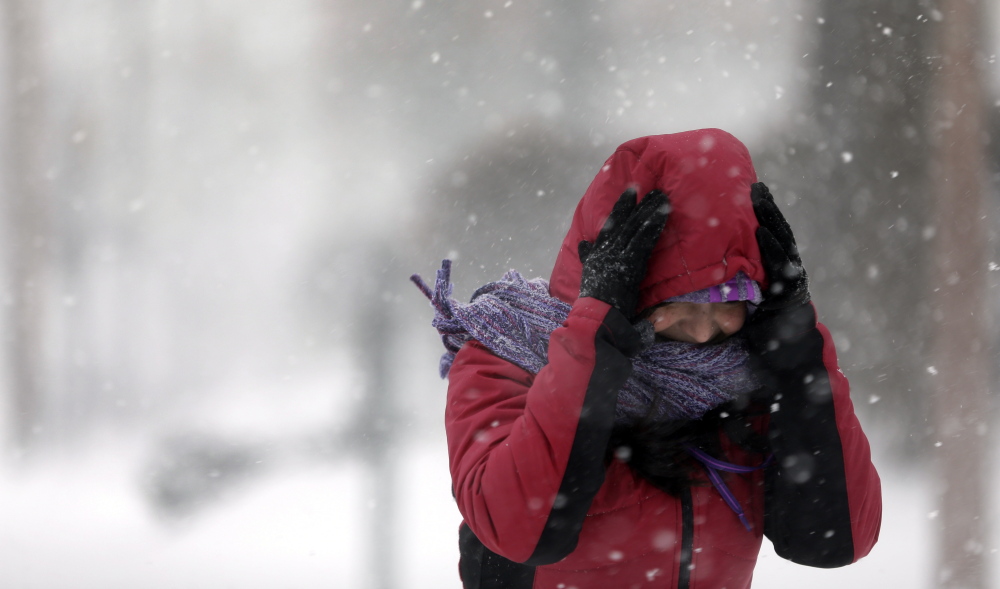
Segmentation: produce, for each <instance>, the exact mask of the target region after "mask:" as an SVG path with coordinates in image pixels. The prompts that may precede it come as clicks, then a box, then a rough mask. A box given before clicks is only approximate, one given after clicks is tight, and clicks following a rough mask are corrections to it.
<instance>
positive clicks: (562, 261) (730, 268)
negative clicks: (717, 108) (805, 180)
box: [549, 129, 765, 310]
mask: <svg viewBox="0 0 1000 589" xmlns="http://www.w3.org/2000/svg"><path fill="white" fill-rule="evenodd" d="M756 181H757V173H756V171H755V170H754V167H753V162H751V161H750V153H749V152H748V151H747V148H746V146H744V145H743V144H742V143H741V142H740V141H739V140H738V139H736V138H735V137H733V136H732V135H730V134H729V133H726V132H725V131H722V130H720V129H701V130H697V131H686V132H683V133H673V134H669V135H653V136H649V137H640V138H638V139H633V140H631V141H628V142H626V143H623V144H622V145H621V146H620V147H618V149H617V150H615V152H614V153H613V154H612V155H611V157H609V158H608V159H607V161H605V162H604V166H602V167H601V170H600V172H598V174H597V177H596V178H594V181H593V182H591V184H590V187H589V188H588V189H587V192H586V193H584V195H583V198H582V199H581V200H580V204H579V205H577V207H576V212H575V213H574V214H573V221H572V224H571V225H570V229H569V233H567V235H566V238H565V239H564V240H563V243H562V246H561V247H560V248H559V255H558V257H557V258H556V264H555V268H554V269H553V270H552V279H551V280H550V285H549V290H550V292H551V294H552V295H553V296H555V297H557V298H559V299H561V300H563V301H566V302H568V303H572V302H573V301H575V300H576V299H577V297H578V296H579V293H580V275H581V272H582V269H583V267H582V265H581V263H580V257H579V255H578V253H577V248H578V244H579V243H580V241H581V240H587V241H594V240H595V239H597V234H598V233H599V232H600V230H601V227H603V226H604V221H605V219H607V217H608V216H609V215H610V214H611V208H612V207H613V206H614V204H615V202H616V201H617V200H618V198H619V197H620V196H621V194H622V192H624V191H625V189H626V188H628V187H630V186H634V187H635V188H636V193H637V195H638V198H641V197H642V196H644V195H645V194H646V193H647V192H649V191H650V190H654V189H659V190H661V191H663V192H664V193H666V194H667V196H668V197H669V199H670V206H671V213H670V216H669V217H668V219H667V225H666V227H665V228H664V230H663V233H661V234H660V238H659V239H658V240H657V242H656V246H655V247H654V248H653V253H652V255H651V256H650V259H649V266H648V268H647V271H646V278H645V279H644V280H643V282H642V285H641V286H640V293H639V309H640V310H641V309H646V308H648V307H651V306H653V305H656V304H658V303H660V302H662V301H664V300H666V299H668V298H670V297H673V296H677V295H682V294H686V293H689V292H693V291H696V290H701V289H703V288H708V287H710V286H714V285H717V284H720V283H723V282H725V281H727V280H729V279H730V278H732V277H733V276H735V275H736V273H737V272H739V271H741V270H742V271H743V272H744V273H745V274H746V275H747V276H749V277H750V278H751V279H753V280H755V281H757V282H758V283H760V284H762V285H763V284H764V283H765V274H764V268H763V266H762V265H761V261H760V250H759V249H758V248H757V239H756V236H755V231H756V229H757V226H758V223H757V217H756V216H755V215H754V212H753V206H752V204H751V202H750V185H751V184H753V183H754V182H756Z"/></svg>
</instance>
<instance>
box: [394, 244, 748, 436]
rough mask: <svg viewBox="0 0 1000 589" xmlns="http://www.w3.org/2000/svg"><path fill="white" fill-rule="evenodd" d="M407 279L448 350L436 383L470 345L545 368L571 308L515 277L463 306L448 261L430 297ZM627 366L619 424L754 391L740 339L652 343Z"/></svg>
mask: <svg viewBox="0 0 1000 589" xmlns="http://www.w3.org/2000/svg"><path fill="white" fill-rule="evenodd" d="M410 279H411V280H412V281H413V282H414V283H415V284H416V285H417V286H418V287H419V288H420V290H421V291H423V293H424V295H426V296H427V298H428V299H430V301H431V306H433V307H434V309H435V311H436V313H435V316H434V320H433V321H432V322H431V325H432V326H433V327H434V328H435V329H437V330H438V332H439V333H440V334H441V340H442V341H443V342H444V347H445V350H447V351H446V352H445V354H444V355H443V356H442V357H441V363H440V372H441V378H445V377H447V376H448V372H449V370H450V369H451V364H452V362H453V361H454V359H455V354H456V353H457V352H458V350H459V349H461V347H462V346H463V345H464V344H465V343H466V342H467V341H469V340H476V341H478V342H479V343H481V344H482V345H484V346H486V348H488V349H489V350H490V351H491V352H493V353H494V354H496V355H497V356H499V357H500V358H503V359H504V360H507V361H509V362H513V363H514V364H516V365H517V366H520V367H521V368H523V369H524V370H526V371H528V372H530V373H532V374H536V373H538V371H539V370H541V369H542V367H543V366H545V364H547V363H548V346H549V336H550V334H551V333H552V331H553V330H554V329H556V328H558V327H560V326H561V325H562V324H563V323H564V322H565V321H566V317H567V315H568V314H569V311H570V305H568V304H567V303H565V302H563V301H561V300H559V299H557V298H555V297H552V296H550V295H549V285H548V282H546V281H545V280H543V279H541V278H535V279H533V280H525V279H524V278H523V277H521V275H520V274H518V273H517V272H515V271H513V270H511V271H510V272H507V274H505V275H504V276H503V278H502V279H501V280H499V281H497V282H491V283H489V284H486V285H484V286H482V287H481V288H479V290H477V291H476V292H475V293H474V294H473V295H472V301H471V302H470V303H469V304H464V303H459V302H458V301H456V300H454V299H452V298H451V293H452V284H451V282H450V280H451V261H450V260H444V261H443V262H442V264H441V269H440V270H438V272H437V280H436V282H435V285H434V289H433V290H432V289H431V288H430V287H429V286H427V284H426V283H424V281H423V280H422V279H421V278H420V277H419V276H417V275H416V274H414V275H413V276H411V277H410ZM632 366H633V371H632V376H631V377H629V379H628V381H627V382H626V383H625V385H624V386H623V387H622V389H621V391H620V392H619V393H618V404H617V406H616V407H615V420H616V423H618V424H620V425H633V424H635V423H637V422H638V421H640V420H642V419H652V420H655V421H662V420H675V419H698V418H700V417H701V416H702V415H704V414H705V413H706V412H707V411H709V410H711V409H713V408H715V407H718V406H719V405H721V404H723V403H725V402H727V401H730V400H732V399H734V398H735V397H736V396H737V395H740V394H743V393H748V392H750V391H752V390H754V389H756V388H757V387H758V386H759V384H758V382H757V380H756V378H755V377H754V376H753V373H752V372H751V370H750V366H749V353H748V351H747V346H746V342H745V341H744V340H743V338H741V337H730V338H728V339H726V340H725V341H724V342H722V343H720V344H714V345H702V344H691V343H686V342H676V341H668V342H657V343H655V344H653V345H652V346H650V347H649V348H647V349H646V350H645V351H643V352H641V353H640V354H639V355H638V356H636V357H635V358H633V361H632Z"/></svg>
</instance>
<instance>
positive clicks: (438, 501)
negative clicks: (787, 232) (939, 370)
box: [0, 0, 1000, 589]
mask: <svg viewBox="0 0 1000 589" xmlns="http://www.w3.org/2000/svg"><path fill="white" fill-rule="evenodd" d="M0 6H2V8H3V11H2V14H0V27H2V28H0V36H2V37H0V54H2V61H0V113H2V114H0V131H2V133H3V136H2V138H0V141H2V145H0V156H2V158H3V159H2V162H0V173H2V174H3V177H2V178H0V180H2V181H3V183H4V184H3V186H4V193H3V194H4V195H5V196H4V198H3V201H4V202H2V203H0V204H2V206H3V208H2V209H0V213H2V215H3V219H2V222H3V224H2V226H0V243H4V244H6V245H5V247H4V248H3V249H4V256H5V257H4V258H3V259H2V269H3V271H4V274H3V276H4V282H3V283H2V292H0V295H2V300H3V302H4V309H5V311H4V312H5V315H4V316H3V318H2V322H3V323H2V325H3V326H4V327H5V333H6V334H7V335H6V337H5V346H6V348H5V351H4V354H5V358H6V359H5V361H4V363H3V364H2V366H0V401H2V402H0V440H2V446H0V448H2V454H0V579H2V581H0V585H2V586H3V587H12V588H18V589H20V588H38V589H62V588H66V589H76V588H89V587H93V588H102V589H117V588H123V589H127V588H133V587H149V588H155V587H191V588H194V587H206V588H207V587H212V588H219V587H233V588H252V587H261V588H265V587H266V588H273V587H296V588H299V587H301V588H309V587H336V588H345V589H387V588H389V587H406V588H457V587H459V586H460V583H459V580H458V575H457V558H458V551H457V538H456V535H457V527H458V524H459V521H460V516H459V515H458V512H457V510H456V508H455V506H454V504H453V502H452V499H451V491H450V480H449V475H448V469H447V456H446V447H445V440H444V432H443V425H442V415H443V405H444V393H445V383H444V382H442V381H441V380H439V379H438V377H437V357H438V355H439V354H440V350H439V347H440V345H439V341H438V339H437V338H436V335H435V333H434V332H433V330H432V329H431V328H430V326H429V321H430V318H431V311H430V309H429V307H428V306H427V305H426V303H425V301H424V300H423V299H422V297H421V295H420V293H419V292H418V291H417V290H416V289H415V288H413V286H412V285H411V284H409V282H408V281H407V277H408V276H409V274H410V273H412V272H419V273H421V274H422V275H423V276H424V277H425V278H430V277H431V276H432V275H433V271H434V270H435V269H436V268H437V267H438V264H439V262H440V260H441V259H442V258H444V257H451V258H453V259H455V260H456V268H455V271H454V273H453V279H454V280H455V281H456V283H457V288H456V291H457V294H458V295H459V296H460V297H467V296H468V294H469V293H471V291H472V290H473V289H474V287H475V286H477V285H478V284H480V283H482V282H483V281H484V280H486V279H489V278H492V277H496V276H498V275H499V274H501V273H502V272H503V271H504V270H506V269H507V268H511V267H513V268H518V269H520V270H522V271H523V272H525V273H528V274H537V275H542V276H545V275H547V273H548V272H549V270H550V268H551V263H552V260H553V259H554V252H555V248H556V247H557V246H558V244H559V242H560V241H561V238H562V235H563V231H564V230H565V228H566V226H567V224H568V220H569V216H570V214H571V212H572V208H573V206H575V203H576V201H577V199H578V198H579V196H580V195H581V194H582V192H583V189H584V188H585V187H586V185H587V183H589V181H590V179H591V178H592V176H593V174H594V173H595V172H596V170H597V169H598V168H599V166H600V164H601V162H602V161H603V159H604V158H605V157H607V155H609V154H610V153H611V151H613V149H614V147H615V146H616V145H618V144H619V143H621V142H622V141H625V140H627V139H630V138H633V137H636V136H641V135H649V134H657V133H669V132H676V131H683V130H688V129H695V128H701V127H720V128H723V129H726V130H728V131H730V132H732V133H733V134H735V135H736V136H737V137H739V138H741V139H742V140H743V141H744V142H745V143H746V144H747V145H748V146H749V147H750V150H751V152H752V154H753V156H754V160H755V162H756V163H757V165H758V169H759V172H760V174H761V176H762V179H763V180H765V181H766V182H768V183H769V185H771V187H772V189H774V192H775V194H776V195H777V196H778V198H779V199H780V200H782V201H783V202H784V205H783V206H784V207H785V208H786V210H787V211H788V216H789V218H790V219H791V221H792V223H793V227H794V228H796V230H797V235H798V236H799V240H800V242H801V243H802V249H803V257H804V261H805V263H806V267H807V269H808V270H809V272H810V274H811V276H812V278H813V289H814V291H815V292H814V294H815V299H816V300H817V306H818V308H819V310H820V314H821V319H822V320H823V321H824V322H826V323H828V324H829V325H830V327H831V329H832V330H833V332H834V335H835V338H836V341H837V344H838V347H839V348H840V352H841V360H842V366H843V368H844V371H845V372H846V374H847V375H848V377H849V378H851V379H852V382H853V383H854V387H855V390H854V392H853V397H854V401H855V404H856V405H857V406H858V410H859V412H860V414H861V419H862V422H863V423H864V425H865V426H866V430H867V431H869V433H870V437H871V439H872V443H873V447H874V451H875V460H876V464H877V466H878V467H879V469H880V472H881V473H882V475H883V485H884V493H885V507H884V509H885V516H884V522H883V527H882V538H881V541H880V542H879V544H878V545H877V546H876V548H875V550H874V552H873V553H872V554H871V556H870V557H868V558H867V559H865V560H863V561H862V562H860V563H858V564H857V565H854V566H851V567H848V568H846V569H842V570H835V571H826V570H811V569H807V568H804V567H798V566H795V565H792V564H790V563H786V562H784V561H782V560H781V559H779V558H778V557H776V556H774V555H773V553H771V552H769V548H768V547H766V548H765V553H764V554H762V557H761V561H760V565H759V567H758V571H757V573H756V575H755V586H760V587H772V588H789V589H790V588H797V587H803V586H809V587H815V588H825V587H830V588H833V587H844V586H851V587H856V588H858V589H864V588H880V587H884V586H886V585H887V584H889V583H894V584H895V585H896V586H900V587H915V588H921V587H926V588H930V587H935V586H938V582H939V579H938V578H937V573H936V571H937V570H938V569H937V567H938V564H937V556H936V551H937V549H936V547H937V546H939V545H940V543H941V542H942V541H943V540H942V538H944V537H945V536H944V535H943V534H944V533H945V532H946V530H943V529H942V528H941V526H939V525H938V522H939V514H940V509H941V507H940V506H939V503H938V497H939V495H940V494H941V493H942V492H944V491H945V490H946V489H947V487H946V486H945V485H943V484H941V476H940V473H939V462H940V461H936V460H935V456H936V455H935V451H936V450H937V449H939V448H940V446H941V439H943V438H941V437H940V436H938V435H937V433H936V432H937V428H936V425H935V424H936V423H937V422H938V421H937V420H940V419H941V416H940V415H936V414H934V413H933V410H932V408H931V407H930V406H929V403H928V402H927V401H926V398H927V397H928V396H929V393H928V391H929V390H930V389H931V388H932V387H933V383H932V382H930V381H929V379H930V377H931V376H933V375H934V374H935V369H934V368H933V364H934V362H933V360H932V359H931V357H930V356H929V354H930V353H931V352H930V350H929V349H927V347H926V346H925V345H924V343H923V342H924V339H926V337H925V336H927V334H928V332H929V330H930V329H931V328H930V327H928V325H930V323H929V322H928V321H929V320H928V319H927V318H928V317H932V315H933V314H932V310H930V307H929V306H928V305H929V303H928V302H927V301H928V300H929V298H928V297H929V292H924V291H922V290H920V288H921V287H923V286H925V285H927V284H929V281H930V280H931V279H930V278H928V277H927V276H925V275H924V274H921V271H922V268H924V267H925V266H926V265H927V262H926V260H927V256H929V255H930V254H929V253H928V251H927V249H926V248H927V247H930V245H928V244H933V239H932V238H933V235H934V230H933V227H934V226H933V223H932V221H930V220H928V219H929V217H930V215H931V213H930V212H929V211H930V210H931V209H930V207H929V204H928V203H929V198H930V196H929V195H928V194H927V189H926V185H927V182H926V177H925V176H923V175H921V174H922V173H923V171H924V170H925V168H928V165H926V164H925V162H926V161H927V160H926V159H920V158H926V157H929V156H928V151H929V148H927V146H928V145H931V144H932V141H930V137H931V136H932V134H933V132H934V129H936V128H937V127H935V125H937V124H939V123H940V121H941V119H935V118H934V117H935V116H936V115H935V114H934V113H938V112H939V111H943V110H947V109H945V108H944V107H943V106H942V105H939V104H937V103H936V102H935V98H934V94H933V93H932V92H931V88H932V87H933V81H934V77H933V75H934V72H935V71H938V70H940V69H941V68H940V67H939V66H938V59H939V56H940V51H939V49H940V48H939V47H938V45H936V44H937V43H940V40H939V39H938V37H935V35H937V34H938V32H939V31H940V30H941V25H942V23H943V22H946V21H947V19H948V18H950V16H949V13H947V12H942V11H940V10H938V8H936V7H934V6H931V5H930V4H928V3H924V2H898V1H892V0H877V1H874V2H872V1H862V0H847V1H834V0H816V1H813V2H807V1H805V0H802V1H797V0H754V1H740V0H708V1H705V2H698V3H692V2H666V1H662V0H634V1H631V2H611V1H604V0H579V1H575V2H570V1H569V0H539V1H537V2H527V1H524V0H487V1H482V2H459V1H457V0H405V1H395V2H362V1H360V0H283V1H281V2H276V1H264V0H243V1H241V2H235V1H232V0H171V1H167V0H150V1H148V2H134V1H132V0H76V1H69V0H4V1H3V2H0ZM987 8H989V9H990V10H993V9H992V7H987ZM982 23H983V25H984V26H983V30H982V31H980V32H979V33H980V36H979V37H978V39H979V41H978V42H979V43H980V44H981V52H980V53H978V54H977V57H976V59H977V62H976V63H977V67H978V71H980V72H981V75H982V80H983V87H982V92H983V95H984V98H985V99H986V107H987V108H986V109H985V110H986V112H985V114H984V119H985V120H986V121H987V123H986V127H985V128H984V135H986V136H989V135H990V134H991V133H993V129H994V126H995V125H996V124H995V123H994V121H995V120H996V119H997V117H996V111H997V110H998V109H997V106H996V104H995V102H996V100H997V98H1000V70H998V69H997V66H996V64H995V61H996V60H995V55H994V54H995V52H996V49H995V45H996V43H995V38H996V30H997V24H998V16H997V14H995V13H994V12H990V11H987V12H985V13H984V17H983V19H982ZM973 38H974V37H971V36H970V39H973ZM970 42H972V41H970ZM997 104H1000V103H997ZM942 116H945V115H942ZM907 117H910V118H907ZM935 121H936V122H935ZM998 128H1000V127H998ZM994 136H995V135H994ZM886 142H887V143H886ZM989 149H995V147H991V148H989ZM987 153H988V157H989V160H988V165H987V166H986V168H987V169H986V170H985V174H986V178H987V180H989V179H993V180H994V182H993V183H987V189H986V190H985V191H984V192H985V198H986V204H985V209H984V211H985V213H984V215H983V217H982V226H983V231H984V234H985V236H986V237H987V239H989V242H988V244H987V251H986V254H985V255H986V256H987V259H988V260H994V259H997V260H1000V256H998V255H997V254H996V251H995V247H994V245H993V244H994V243H995V239H993V237H994V233H995V232H996V228H997V223H996V221H995V219H996V215H995V214H994V211H993V209H994V208H995V207H996V194H995V179H996V177H997V171H996V169H995V168H996V166H995V164H994V163H993V162H995V161H997V160H1000V158H997V157H995V154H993V153H992V152H991V151H989V150H988V151H987ZM893 158H896V159H893ZM930 167H933V165H931V166H930ZM890 181H891V182H893V183H892V184H890V183H889V182H890ZM841 197H842V198H841ZM883 221H884V222H883ZM997 269H1000V266H998V265H997V264H995V263H993V262H990V265H989V268H988V270H989V271H990V272H987V270H986V269H984V270H983V272H984V274H987V275H988V276H989V277H990V279H991V280H993V281H992V282H989V283H988V286H989V287H990V288H991V289H992V287H993V286H994V283H995V282H996V280H995V279H993V278H992V277H994V276H997V274H994V273H992V271H995V270H997ZM989 292H991V293H995V292H996V291H995V290H990V291H989ZM24 293H29V294H28V295H25V294H24ZM996 298H997V297H996V296H995V294H994V295H989V300H993V299H996ZM995 306H996V305H995V304H993V305H991V306H988V308H987V313H984V315H983V320H982V321H983V324H984V325H985V326H986V328H987V331H986V342H987V343H986V348H987V350H989V354H990V355H989V359H990V365H991V366H992V365H995V364H996V362H995V352H993V351H992V350H994V349H995V348H996V346H995V345H994V344H995V340H996V339H997V338H996V330H993V329H991V325H992V324H991V323H990V321H991V320H990V319H989V316H988V315H989V313H988V311H990V310H995V309H992V307H995ZM900 314H902V315H900ZM25 317H28V318H29V320H28V321H24V318H25ZM18 325H27V327H23V328H18V327H17V326H18ZM19 329H20V330H19ZM988 378H989V382H990V383H995V381H996V375H995V374H993V372H992V371H991V372H990V374H989V377H988ZM993 388H995V386H994V387H993ZM956 404H960V402H959V401H956ZM991 407H992V406H991ZM992 415H993V410H992V408H990V410H989V411H988V412H987V417H988V423H989V424H991V425H992V423H993V422H994V421H995V419H994V418H993V416H992ZM984 431H986V430H984ZM980 437H981V439H982V441H981V444H982V445H983V446H984V447H986V448H988V447H989V445H990V444H989V442H988V440H989V436H987V435H982V436H980ZM996 461H997V457H996V456H994V455H993V454H990V453H986V455H985V457H984V458H983V460H982V462H981V463H979V464H978V470H977V472H979V473H981V474H982V475H983V476H984V479H989V476H988V475H991V473H994V472H995V471H996V470H997V469H996V468H995V465H996ZM965 483H966V484H968V485H979V484H982V485H983V486H984V487H985V488H987V489H990V491H988V497H990V498H993V499H997V498H1000V491H997V490H994V489H997V487H996V486H995V485H993V484H991V483H992V481H991V480H983V481H975V480H972V481H966V482H965ZM994 503H995V502H990V501H987V502H986V505H987V506H989V507H987V508H984V510H983V512H982V513H980V514H979V521H980V522H982V523H984V524H985V525H986V529H987V530H988V532H987V533H988V536H987V539H986V541H985V542H984V543H981V544H977V545H976V546H975V547H974V550H973V551H974V552H975V553H976V554H981V555H983V559H982V562H983V563H984V565H983V566H984V567H985V571H986V573H985V575H986V578H988V579H996V578H998V577H997V572H998V567H997V564H996V560H997V554H996V553H997V548H1000V530H998V529H997V528H1000V526H998V525H997V523H998V522H997V510H996V509H995V508H993V507H992V505H993V504H994ZM952 531H954V530H952Z"/></svg>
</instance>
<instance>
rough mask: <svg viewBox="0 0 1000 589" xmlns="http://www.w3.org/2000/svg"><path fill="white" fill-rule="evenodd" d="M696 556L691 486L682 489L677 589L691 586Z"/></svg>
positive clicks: (685, 588) (686, 588)
mask: <svg viewBox="0 0 1000 589" xmlns="http://www.w3.org/2000/svg"><path fill="white" fill-rule="evenodd" d="M693 556H694V506H693V504H692V502H691V487H687V488H685V489H684V490H683V491H681V563H680V570H679V571H678V572H677V589H689V588H690V587H691V564H692V557H693Z"/></svg>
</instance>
